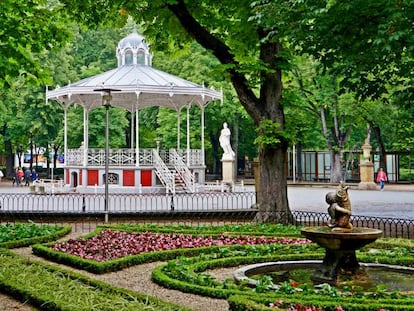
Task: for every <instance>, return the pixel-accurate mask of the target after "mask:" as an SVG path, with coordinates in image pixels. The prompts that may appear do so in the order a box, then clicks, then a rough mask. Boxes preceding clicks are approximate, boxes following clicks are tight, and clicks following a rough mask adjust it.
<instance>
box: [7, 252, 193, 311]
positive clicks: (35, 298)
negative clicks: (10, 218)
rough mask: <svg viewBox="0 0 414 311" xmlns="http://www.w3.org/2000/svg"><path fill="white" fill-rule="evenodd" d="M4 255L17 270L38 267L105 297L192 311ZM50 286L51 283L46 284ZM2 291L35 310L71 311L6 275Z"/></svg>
mask: <svg viewBox="0 0 414 311" xmlns="http://www.w3.org/2000/svg"><path fill="white" fill-rule="evenodd" d="M0 255H1V256H2V257H3V260H11V261H12V263H13V266H17V267H20V266H22V267H23V265H30V266H37V267H40V269H43V270H46V271H47V272H50V274H51V277H54V275H55V274H56V273H59V274H60V275H62V276H65V277H66V278H69V279H71V280H73V281H76V282H81V283H83V284H85V285H87V286H88V287H93V288H94V289H95V290H97V291H101V292H102V294H103V295H105V294H111V295H118V296H121V297H123V298H124V299H126V300H129V301H131V302H133V301H137V302H140V303H142V304H146V305H148V303H150V304H153V305H155V306H158V307H157V309H156V310H168V311H190V310H191V309H189V308H187V307H183V306H179V305H177V304H173V303H169V302H165V301H162V300H161V299H159V298H157V297H152V296H148V295H145V294H140V293H137V292H135V291H132V290H128V289H124V288H119V287H116V286H112V285H110V284H107V283H105V282H102V281H99V280H96V279H93V278H90V277H87V276H85V275H83V274H80V273H76V272H73V271H69V270H67V269H64V268H61V267H58V266H55V265H51V264H45V263H42V262H38V261H33V260H28V259H26V258H24V257H22V256H19V255H17V254H14V253H13V252H11V251H10V250H8V249H4V248H3V249H0ZM45 282H47V280H45ZM0 287H1V288H2V292H5V293H7V294H9V295H11V296H12V297H14V298H16V299H18V300H20V301H24V302H27V303H29V304H30V305H32V306H34V307H38V308H40V309H41V310H52V311H55V310H56V311H57V310H59V311H60V310H71V309H70V307H69V306H67V305H66V304H65V300H64V299H59V298H57V297H56V296H55V295H53V294H49V295H48V294H43V293H42V294H41V295H39V293H38V292H36V291H35V290H33V289H32V287H31V286H30V284H27V285H24V286H23V287H22V286H21V285H20V284H15V283H13V282H12V281H10V279H9V278H5V277H4V276H3V275H2V274H0ZM79 310H82V306H81V305H80V308H79ZM134 310H135V309H134Z"/></svg>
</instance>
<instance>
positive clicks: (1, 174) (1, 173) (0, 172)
mask: <svg viewBox="0 0 414 311" xmlns="http://www.w3.org/2000/svg"><path fill="white" fill-rule="evenodd" d="M3 177H4V174H3V171H2V170H0V182H1V179H2V178H3Z"/></svg>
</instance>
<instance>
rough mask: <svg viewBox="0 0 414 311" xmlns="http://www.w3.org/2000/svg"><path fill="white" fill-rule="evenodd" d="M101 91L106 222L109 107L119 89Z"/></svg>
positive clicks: (98, 90) (106, 210)
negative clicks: (103, 113) (103, 126)
mask: <svg viewBox="0 0 414 311" xmlns="http://www.w3.org/2000/svg"><path fill="white" fill-rule="evenodd" d="M94 91H96V92H101V96H102V106H104V107H105V198H104V213H105V223H107V222H108V220H109V184H108V175H109V107H110V106H111V100H112V95H111V92H114V91H119V90H116V89H109V88H101V89H96V90H94Z"/></svg>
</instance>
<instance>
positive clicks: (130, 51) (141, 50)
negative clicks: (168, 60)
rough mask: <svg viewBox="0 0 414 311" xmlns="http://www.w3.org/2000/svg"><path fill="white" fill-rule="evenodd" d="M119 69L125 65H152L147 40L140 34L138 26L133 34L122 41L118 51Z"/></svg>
mask: <svg viewBox="0 0 414 311" xmlns="http://www.w3.org/2000/svg"><path fill="white" fill-rule="evenodd" d="M116 56H117V58H118V67H120V66H124V65H146V66H151V65H152V55H151V54H150V51H149V45H148V44H147V43H146V42H145V38H144V37H143V36H141V35H140V34H138V32H137V29H136V25H134V29H133V31H132V33H130V34H129V35H128V36H126V37H125V38H123V39H121V40H120V41H119V43H118V47H117V49H116Z"/></svg>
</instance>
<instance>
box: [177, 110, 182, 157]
mask: <svg viewBox="0 0 414 311" xmlns="http://www.w3.org/2000/svg"><path fill="white" fill-rule="evenodd" d="M180 114H181V109H179V110H178V111H177V152H178V153H179V154H180V148H181V146H180V144H181V137H180V136H181V135H180V132H181V118H180Z"/></svg>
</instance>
